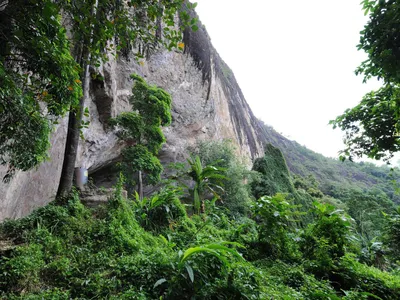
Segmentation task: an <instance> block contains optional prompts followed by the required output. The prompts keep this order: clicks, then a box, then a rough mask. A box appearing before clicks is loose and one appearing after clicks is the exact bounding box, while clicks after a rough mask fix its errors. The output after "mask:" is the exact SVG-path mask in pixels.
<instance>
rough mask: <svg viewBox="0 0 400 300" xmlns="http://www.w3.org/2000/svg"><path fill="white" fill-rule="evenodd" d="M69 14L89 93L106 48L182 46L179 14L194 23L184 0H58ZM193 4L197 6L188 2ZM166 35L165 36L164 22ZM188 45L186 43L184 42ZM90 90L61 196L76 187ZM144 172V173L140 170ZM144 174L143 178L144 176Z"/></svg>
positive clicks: (75, 125) (72, 124) (73, 115)
mask: <svg viewBox="0 0 400 300" xmlns="http://www.w3.org/2000/svg"><path fill="white" fill-rule="evenodd" d="M58 3H59V4H60V6H61V7H62V8H63V11H64V13H65V14H66V15H67V16H68V18H69V21H70V22H71V23H72V33H73V44H74V55H75V56H76V57H77V61H78V62H79V65H80V66H81V69H82V72H81V81H82V86H83V91H84V92H85V93H88V91H89V88H88V80H89V76H88V75H89V66H90V65H94V66H99V65H100V63H101V62H104V61H106V60H107V53H106V52H105V51H104V50H108V51H113V50H114V49H113V47H112V46H111V45H114V44H112V43H115V46H116V49H117V51H118V50H123V49H124V50H125V52H128V51H130V50H132V49H134V47H136V48H138V49H139V50H138V52H136V55H137V56H138V57H143V56H144V55H145V54H147V55H148V54H149V52H150V51H151V50H154V49H155V48H156V47H157V45H158V44H160V43H161V44H163V45H164V46H165V47H166V48H167V49H172V48H174V47H177V45H178V42H179V41H181V40H182V36H181V30H180V28H176V26H175V25H176V24H175V17H176V14H177V13H178V12H179V13H180V19H181V20H182V22H181V23H180V24H181V25H182V27H185V26H186V25H187V24H189V21H190V22H191V21H192V20H190V17H189V14H188V13H187V12H186V11H184V10H182V9H181V8H182V1H180V0H173V1H171V0H151V1H140V0H134V1H130V2H127V5H128V7H131V9H127V7H126V6H125V5H124V4H122V3H121V1H120V0H113V1H109V0H91V1H76V2H75V1H69V0H60V1H59V2H58ZM186 5H187V6H188V7H189V8H192V7H194V6H195V5H192V4H190V3H186ZM162 24H166V26H165V27H163V28H162V32H163V33H164V39H161V38H160V31H161V29H160V26H162ZM181 47H182V46H181ZM87 96H88V95H87V94H84V95H83V97H82V98H81V99H80V102H79V106H78V107H77V108H76V109H73V108H72V107H71V110H70V115H69V122H68V134H67V141H66V147H65V154H64V162H63V168H62V173H61V179H60V185H59V188H58V191H57V197H61V196H65V195H66V194H68V193H69V192H70V190H71V187H72V179H73V170H74V167H75V161H76V154H77V148H78V144H79V131H80V126H81V124H82V116H83V111H84V100H85V99H86V98H87ZM139 174H140V172H139ZM139 177H140V176H139Z"/></svg>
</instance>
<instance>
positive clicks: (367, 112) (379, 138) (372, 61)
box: [330, 0, 400, 160]
mask: <svg viewBox="0 0 400 300" xmlns="http://www.w3.org/2000/svg"><path fill="white" fill-rule="evenodd" d="M362 4H363V9H364V10H365V14H368V13H369V21H368V23H367V24H366V26H365V27H364V30H363V31H361V38H360V44H359V45H358V49H359V50H364V51H365V52H366V53H367V54H368V59H367V60H366V61H364V62H363V63H362V64H361V65H360V66H359V67H358V68H357V70H356V74H357V75H359V74H362V75H364V82H366V81H367V80H368V79H370V78H372V77H375V78H377V79H378V80H382V81H383V87H382V88H380V89H379V90H377V91H372V92H370V93H368V94H366V95H365V96H364V98H363V99H362V101H361V102H360V104H359V105H357V106H356V107H354V108H352V109H348V110H346V111H345V112H344V114H342V115H341V116H338V117H337V118H336V119H335V120H332V121H331V122H330V123H331V124H332V125H333V127H334V128H336V127H339V128H340V129H342V130H344V131H345V132H346V137H345V143H346V148H345V149H344V150H343V151H342V154H343V155H342V156H341V159H342V160H344V159H345V158H346V157H348V158H349V159H352V157H353V156H357V157H360V156H362V155H366V156H368V157H370V158H374V159H381V158H383V159H385V160H387V159H390V158H391V157H392V156H393V153H394V152H397V151H399V150H400V50H399V49H400V31H399V30H398V24H399V22H400V4H399V3H398V1H394V0H379V1H378V0H364V1H363V2H362Z"/></svg>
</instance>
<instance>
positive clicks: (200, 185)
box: [188, 155, 226, 214]
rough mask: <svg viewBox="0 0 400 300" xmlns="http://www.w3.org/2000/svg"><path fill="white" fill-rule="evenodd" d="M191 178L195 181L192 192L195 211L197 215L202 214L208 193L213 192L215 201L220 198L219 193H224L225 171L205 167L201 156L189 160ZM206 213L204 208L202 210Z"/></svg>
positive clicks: (210, 166)
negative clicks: (202, 206) (201, 205)
mask: <svg viewBox="0 0 400 300" xmlns="http://www.w3.org/2000/svg"><path fill="white" fill-rule="evenodd" d="M188 163H189V167H190V169H189V172H188V175H189V177H190V178H191V179H192V180H193V181H194V187H193V188H192V189H190V190H191V194H193V209H194V212H195V213H197V214H198V213H200V204H201V203H204V200H205V197H206V193H207V192H209V193H210V192H211V193H212V194H213V196H214V199H218V198H219V194H218V193H219V192H220V191H223V187H222V186H221V185H222V184H223V183H222V180H223V179H226V177H225V175H224V172H225V169H223V168H219V167H215V166H212V165H208V166H205V167H203V166H202V163H201V161H200V157H199V156H197V155H196V156H195V157H194V158H190V159H188ZM202 212H204V208H203V209H202Z"/></svg>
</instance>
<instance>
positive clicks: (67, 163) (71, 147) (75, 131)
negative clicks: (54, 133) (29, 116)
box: [56, 0, 98, 199]
mask: <svg viewBox="0 0 400 300" xmlns="http://www.w3.org/2000/svg"><path fill="white" fill-rule="evenodd" d="M97 7H98V0H96V1H95V3H94V5H93V10H92V15H94V16H95V15H96V13H97ZM92 34H93V28H92V31H91V35H92ZM92 42H93V38H92V37H91V38H90V41H89V42H88V41H86V44H84V45H83V48H84V50H83V53H82V56H81V60H80V65H81V66H82V67H83V68H82V69H83V74H82V89H83V96H82V98H81V99H80V100H79V107H78V109H77V110H76V111H74V109H73V108H72V107H71V109H70V112H69V119H68V131H67V140H66V144H65V153H64V161H63V166H62V171H61V178H60V183H59V185H58V190H57V196H56V197H57V199H59V198H62V197H66V196H68V194H69V193H70V192H71V189H72V182H73V178H74V169H75V161H76V155H77V152H78V146H79V136H80V125H81V123H82V117H83V110H84V104H85V99H86V98H88V96H89V80H90V79H89V64H90V58H91V55H90V50H89V49H88V48H89V47H88V46H89V45H90V44H92Z"/></svg>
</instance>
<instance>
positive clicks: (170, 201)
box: [133, 187, 187, 231]
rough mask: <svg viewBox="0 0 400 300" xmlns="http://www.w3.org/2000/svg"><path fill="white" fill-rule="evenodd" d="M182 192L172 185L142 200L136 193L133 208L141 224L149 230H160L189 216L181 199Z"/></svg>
mask: <svg viewBox="0 0 400 300" xmlns="http://www.w3.org/2000/svg"><path fill="white" fill-rule="evenodd" d="M181 194H182V192H181V191H180V190H179V189H176V188H171V187H167V188H164V189H162V190H161V191H159V192H158V193H156V194H155V195H153V196H152V197H151V198H146V197H145V198H143V199H142V200H140V198H139V195H138V194H136V199H135V200H136V201H135V202H134V203H133V209H134V211H135V214H136V216H137V218H138V221H139V223H140V224H141V226H142V227H143V228H145V229H147V230H153V231H160V230H163V229H165V228H167V227H173V226H174V224H177V223H178V222H180V221H181V219H182V218H187V215H186V210H185V208H184V206H183V205H182V203H181V201H180V199H179V196H180V195H181Z"/></svg>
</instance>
